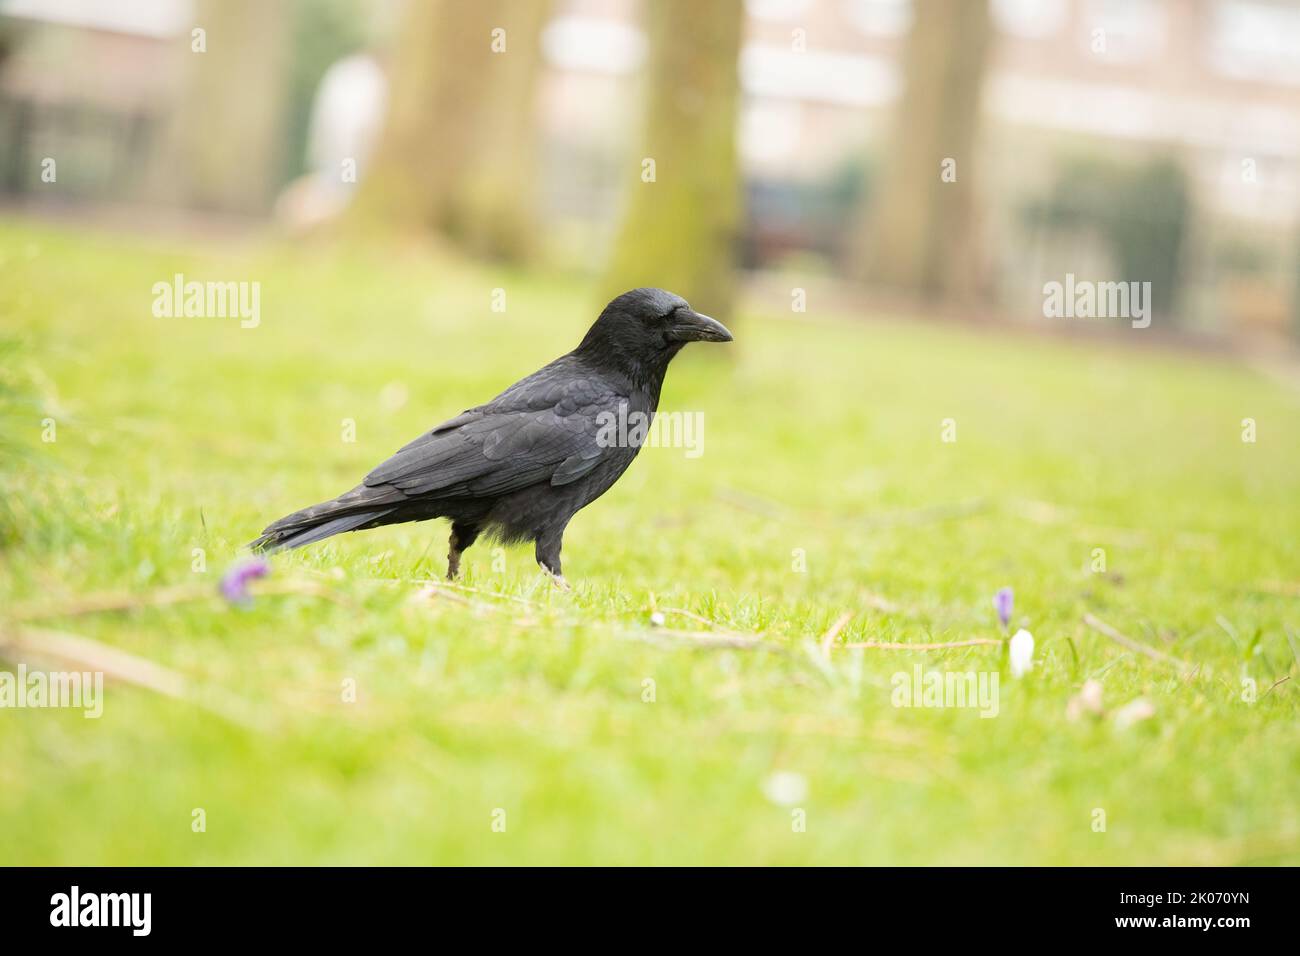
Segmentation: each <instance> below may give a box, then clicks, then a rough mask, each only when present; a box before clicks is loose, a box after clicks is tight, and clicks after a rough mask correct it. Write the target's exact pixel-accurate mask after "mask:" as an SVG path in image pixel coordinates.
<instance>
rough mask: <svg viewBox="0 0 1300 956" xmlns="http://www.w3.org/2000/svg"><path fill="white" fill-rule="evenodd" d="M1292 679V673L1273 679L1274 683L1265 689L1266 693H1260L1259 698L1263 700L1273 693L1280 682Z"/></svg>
mask: <svg viewBox="0 0 1300 956" xmlns="http://www.w3.org/2000/svg"><path fill="white" fill-rule="evenodd" d="M1290 679H1291V675H1290V674H1287V675H1286V676H1285V677H1279V678H1278V679H1277V680H1275V681H1273V683H1272V684H1270V685H1269V687H1268V690H1266V691H1264V693H1262V694H1260V695H1259V699H1260V700H1263V699H1264V698H1265V697H1267V696H1268V695H1269V694H1270V693H1272V691H1273V688H1274V687H1276V686H1277V685H1278V684H1285V683H1286V682H1287V681H1289V680H1290Z"/></svg>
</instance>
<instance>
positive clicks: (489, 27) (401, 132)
mask: <svg viewBox="0 0 1300 956" xmlns="http://www.w3.org/2000/svg"><path fill="white" fill-rule="evenodd" d="M549 7H550V4H549V2H548V0H526V2H514V3H511V2H509V0H472V2H471V0H414V2H411V3H409V4H408V6H407V12H406V20H405V22H404V24H403V27H402V32H401V36H400V38H399V39H398V42H397V49H396V52H395V61H394V65H393V72H392V77H391V82H390V88H389V106H388V116H387V119H386V121H385V126H384V131H383V133H382V134H381V136H380V141H379V144H378V146H377V148H376V151H375V158H374V161H373V162H372V163H371V166H370V169H369V171H368V173H367V174H366V176H365V178H364V180H363V181H362V183H361V186H360V189H359V194H358V196H357V199H356V201H355V203H354V204H353V209H352V221H353V223H354V224H360V225H363V226H373V225H379V226H383V227H389V228H396V229H398V230H408V231H409V230H436V231H439V232H441V233H444V234H445V235H447V236H449V237H450V238H452V239H453V240H455V241H457V242H459V243H461V244H462V245H464V246H466V247H468V248H469V249H470V250H471V251H473V252H476V253H479V254H484V255H488V256H493V257H500V258H506V259H520V258H523V257H525V256H526V255H527V254H528V253H529V251H530V250H531V248H532V246H533V243H534V236H535V228H534V222H533V193H534V180H535V168H534V167H535V156H536V125H537V124H536V120H535V109H534V104H535V101H536V89H537V79H538V76H539V74H540V68H541V52H540V37H541V31H542V27H543V25H544V24H545V22H546V19H547V16H548V14H549ZM494 31H504V32H503V33H501V32H495V33H494Z"/></svg>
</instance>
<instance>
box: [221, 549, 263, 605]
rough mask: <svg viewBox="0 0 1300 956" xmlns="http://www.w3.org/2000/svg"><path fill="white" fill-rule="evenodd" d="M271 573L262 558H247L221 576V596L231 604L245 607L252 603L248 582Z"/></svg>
mask: <svg viewBox="0 0 1300 956" xmlns="http://www.w3.org/2000/svg"><path fill="white" fill-rule="evenodd" d="M270 573H271V566H270V565H269V564H267V563H266V561H265V560H264V559H263V558H249V559H248V560H246V561H240V562H239V563H237V564H235V565H234V566H233V567H231V569H230V570H229V571H227V572H226V573H225V574H223V575H222V576H221V596H222V597H224V598H225V599H226V600H227V601H229V602H230V603H231V604H239V605H241V606H247V605H249V604H252V603H253V598H252V596H251V595H250V594H249V593H248V582H249V581H252V580H253V579H254V578H264V577H266V576H267V575H268V574H270Z"/></svg>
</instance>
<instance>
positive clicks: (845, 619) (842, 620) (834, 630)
mask: <svg viewBox="0 0 1300 956" xmlns="http://www.w3.org/2000/svg"><path fill="white" fill-rule="evenodd" d="M851 620H853V612H852V611H845V612H844V613H843V614H841V615H840V616H839V617H837V618H836V619H835V623H833V624H832V625H831V626H830V627H828V628H827V629H826V633H825V634H823V635H822V653H823V654H825V655H826V656H827V657H830V654H831V645H832V644H834V643H835V638H837V637H839V636H840V631H842V630H844V627H845V625H846V624H848V623H849V621H851Z"/></svg>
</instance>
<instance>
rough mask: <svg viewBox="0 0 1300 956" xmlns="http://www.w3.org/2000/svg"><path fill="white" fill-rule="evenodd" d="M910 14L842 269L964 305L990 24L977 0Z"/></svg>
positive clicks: (970, 273)
mask: <svg viewBox="0 0 1300 956" xmlns="http://www.w3.org/2000/svg"><path fill="white" fill-rule="evenodd" d="M913 10H914V16H915V20H914V22H913V25H912V30H911V33H910V34H909V36H908V39H907V45H906V49H905V51H904V54H903V92H902V96H901V97H900V99H899V101H898V106H897V108H896V110H897V111H896V114H895V120H894V133H893V136H892V138H891V139H890V140H889V141H888V148H887V155H886V160H885V168H884V170H883V175H882V178H881V181H880V183H879V189H877V190H874V192H875V195H876V196H877V197H878V198H877V200H876V201H875V203H874V205H873V207H872V208H871V209H870V210H869V212H868V217H869V218H868V220H867V222H866V223H865V226H864V229H863V241H862V242H861V243H860V244H859V246H858V249H857V251H856V253H855V257H854V261H853V262H852V263H851V264H850V271H851V272H853V273H854V274H855V275H857V276H858V277H859V278H864V279H867V280H869V281H873V282H877V283H880V284H882V285H886V286H891V287H894V288H898V289H903V290H906V291H908V292H912V293H915V294H919V295H922V296H924V297H927V298H930V297H933V298H938V297H951V298H954V299H959V300H960V299H969V298H971V297H972V296H974V295H976V294H977V293H978V290H979V284H980V269H981V251H980V248H979V242H978V236H977V231H976V228H975V213H976V205H975V187H976V183H977V180H978V175H977V173H976V168H975V156H974V146H975V139H976V134H977V132H978V128H979V113H980V87H981V85H982V83H983V77H984V70H985V65H986V61H987V55H988V50H989V47H990V44H991V40H992V37H993V26H992V22H991V19H990V16H989V9H988V3H987V2H986V0H916V2H915V3H914V4H913ZM947 161H953V162H952V163H951V164H949V165H948V166H947V167H945V163H946V162H947ZM945 172H947V176H945ZM953 176H955V180H953V181H945V180H946V179H952V178H953Z"/></svg>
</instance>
